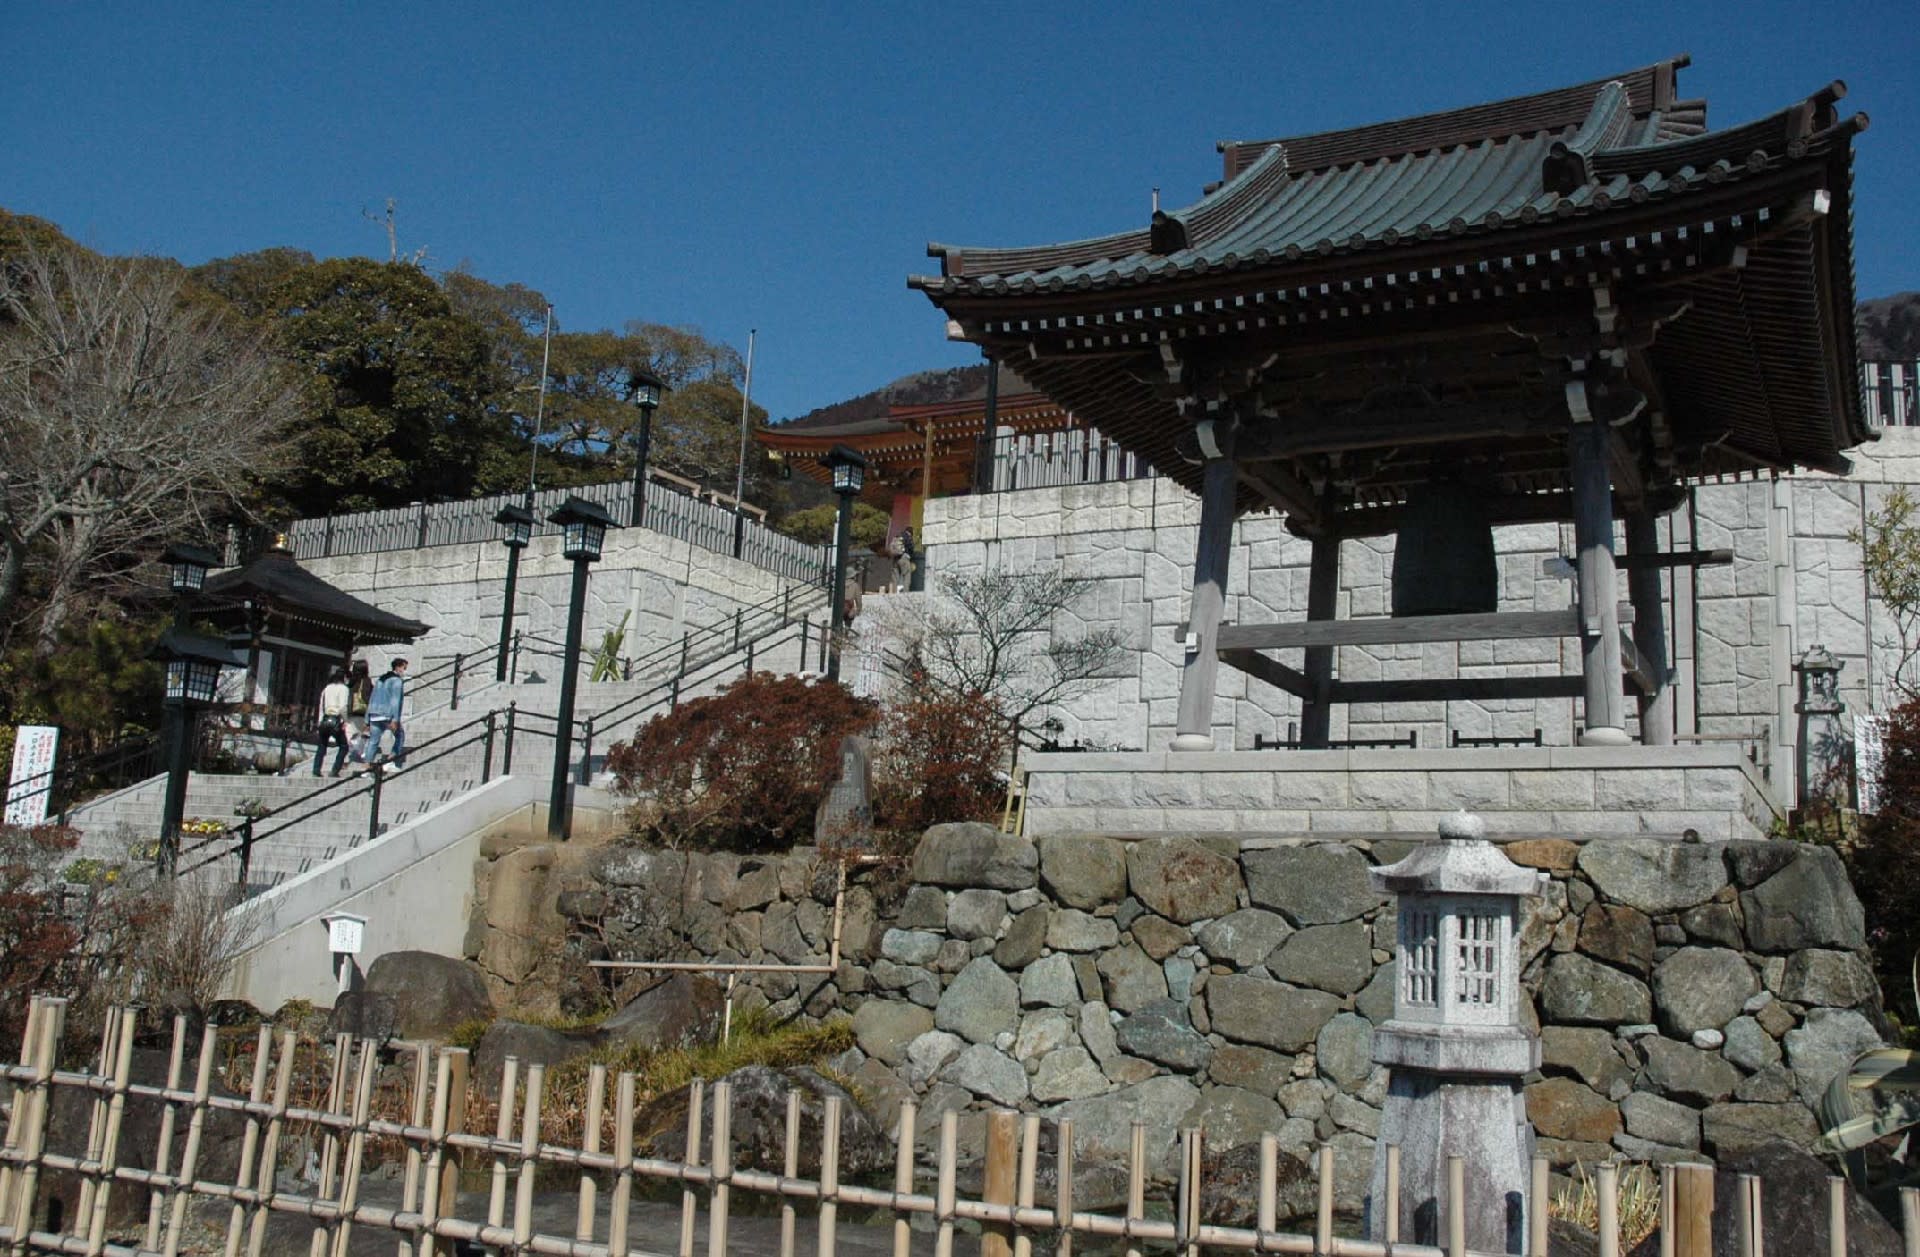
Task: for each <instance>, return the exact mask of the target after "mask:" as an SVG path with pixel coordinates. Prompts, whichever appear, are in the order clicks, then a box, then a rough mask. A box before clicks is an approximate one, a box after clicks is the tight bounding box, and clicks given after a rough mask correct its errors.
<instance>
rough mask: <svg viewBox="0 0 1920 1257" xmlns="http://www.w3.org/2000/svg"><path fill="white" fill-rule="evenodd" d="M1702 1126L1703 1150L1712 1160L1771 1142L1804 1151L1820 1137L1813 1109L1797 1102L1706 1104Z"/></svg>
mask: <svg viewBox="0 0 1920 1257" xmlns="http://www.w3.org/2000/svg"><path fill="white" fill-rule="evenodd" d="M1702 1124H1703V1126H1704V1128H1705V1130H1706V1143H1707V1148H1708V1150H1710V1151H1711V1152H1712V1153H1713V1154H1714V1156H1716V1157H1725V1156H1726V1155H1728V1154H1729V1153H1733V1152H1738V1151H1740V1150H1741V1149H1742V1148H1751V1147H1753V1146H1754V1145H1756V1144H1763V1143H1767V1142H1769V1141H1770V1140H1775V1139H1783V1140H1785V1141H1786V1142H1788V1143H1790V1144H1793V1145H1795V1146H1797V1147H1801V1148H1807V1147H1811V1146H1812V1145H1813V1143H1814V1141H1815V1140H1817V1139H1819V1138H1820V1123H1819V1122H1817V1121H1815V1120H1814V1117H1813V1110H1811V1109H1809V1108H1808V1107H1807V1106H1806V1105H1804V1104H1801V1103H1799V1102H1798V1101H1788V1102H1787V1103H1785V1104H1741V1103H1728V1104H1714V1105H1709V1106H1708V1107H1707V1111H1706V1113H1705V1114H1704V1115H1703V1117H1702Z"/></svg>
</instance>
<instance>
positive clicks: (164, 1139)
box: [147, 1016, 187, 1249]
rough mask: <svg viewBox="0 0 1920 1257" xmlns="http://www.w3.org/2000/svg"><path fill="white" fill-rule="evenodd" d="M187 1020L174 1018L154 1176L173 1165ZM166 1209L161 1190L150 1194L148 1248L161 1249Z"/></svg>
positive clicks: (185, 1048)
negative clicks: (176, 1094)
mask: <svg viewBox="0 0 1920 1257" xmlns="http://www.w3.org/2000/svg"><path fill="white" fill-rule="evenodd" d="M186 1053H187V1019H186V1017H185V1016H176V1017H175V1018H174V1019H173V1046H172V1047H171V1048H170V1049H169V1050H168V1056H167V1095H166V1099H164V1100H162V1101H161V1107H160V1139H159V1142H158V1143H157V1144H156V1145H155V1148H154V1154H153V1168H154V1172H155V1173H157V1174H162V1175H164V1174H166V1173H167V1170H168V1167H170V1166H171V1165H172V1164H173V1129H174V1127H175V1126H176V1125H178V1124H179V1118H178V1115H177V1110H176V1107H175V1104H174V1099H173V1096H174V1093H175V1092H177V1091H179V1090H180V1074H181V1071H182V1070H183V1069H185V1067H186ZM165 1206H166V1193H165V1191H164V1190H162V1191H155V1192H150V1193H149V1194H148V1196H147V1247H148V1249H157V1248H159V1247H160V1222H161V1219H162V1216H163V1213H164V1210H165Z"/></svg>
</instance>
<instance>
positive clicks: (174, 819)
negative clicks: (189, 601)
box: [153, 627, 244, 877]
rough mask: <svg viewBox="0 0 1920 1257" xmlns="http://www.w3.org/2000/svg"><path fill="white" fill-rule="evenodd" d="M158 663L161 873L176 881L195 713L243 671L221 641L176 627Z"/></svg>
mask: <svg viewBox="0 0 1920 1257" xmlns="http://www.w3.org/2000/svg"><path fill="white" fill-rule="evenodd" d="M153 657H154V658H158V659H160V660H161V661H162V662H163V663H164V664H165V665H166V688H165V690H164V691H163V693H164V695H165V699H166V708H167V723H168V725H169V726H170V727H171V729H172V736H171V737H170V738H169V739H168V744H167V794H166V801H165V803H164V804H163V805H162V808H161V812H160V850H159V853H158V857H159V863H160V872H161V873H162V874H163V875H165V876H169V877H171V876H172V875H173V873H174V871H175V870H176V869H177V868H178V867H179V864H180V822H181V819H182V818H183V817H184V816H185V814H186V807H187V778H188V775H189V773H190V772H191V770H192V767H193V737H192V731H193V719H192V712H193V711H194V710H196V709H198V708H201V707H205V706H206V705H207V704H209V703H211V702H212V701H213V699H214V695H215V694H216V693H218V692H219V689H220V670H221V669H222V668H233V667H239V666H240V665H241V664H242V663H243V662H244V661H243V660H242V659H241V657H240V655H239V654H238V653H236V652H235V651H234V650H232V649H231V648H230V647H228V645H227V644H226V643H225V642H224V641H222V640H221V639H219V638H217V637H207V636H205V635H204V634H200V633H190V632H188V631H187V630H186V629H183V628H179V627H174V628H170V629H168V630H167V631H166V632H164V633H162V634H161V635H160V641H159V642H158V643H157V644H156V645H155V647H154V650H153Z"/></svg>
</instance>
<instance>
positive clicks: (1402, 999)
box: [1368, 812, 1547, 1253]
mask: <svg viewBox="0 0 1920 1257" xmlns="http://www.w3.org/2000/svg"><path fill="white" fill-rule="evenodd" d="M1370 876H1371V878H1372V881H1373V886H1374V889H1376V890H1383V891H1388V892H1391V893H1392V894H1394V895H1396V896H1398V899H1399V904H1398V912H1399V937H1398V942H1397V946H1396V948H1395V951H1396V955H1397V959H1398V961H1399V971H1398V977H1397V982H1396V985H1395V990H1394V1001H1393V1018H1392V1020H1390V1021H1388V1022H1386V1023H1385V1024H1383V1025H1381V1026H1378V1027H1376V1028H1375V1030H1374V1032H1373V1059H1374V1061H1375V1063H1377V1064H1381V1065H1385V1066H1387V1067H1388V1068H1389V1069H1390V1070H1391V1071H1392V1081H1391V1085H1390V1086H1389V1088H1388V1092H1387V1100H1386V1104H1385V1106H1384V1108H1383V1110H1382V1112H1381V1117H1380V1136H1379V1139H1378V1141H1377V1143H1376V1151H1375V1156H1374V1167H1373V1188H1372V1191H1371V1193H1370V1194H1369V1198H1368V1218H1369V1220H1368V1225H1369V1228H1370V1232H1371V1234H1372V1237H1373V1238H1374V1239H1376V1240H1383V1239H1386V1238H1387V1236H1386V1214H1387V1210H1386V1209H1385V1207H1384V1199H1385V1193H1386V1189H1387V1158H1386V1149H1387V1148H1388V1147H1389V1146H1398V1147H1399V1149H1400V1191H1399V1197H1400V1200H1399V1213H1398V1216H1399V1218H1400V1227H1401V1235H1400V1236H1399V1238H1401V1239H1409V1240H1413V1241H1414V1242H1416V1243H1423V1244H1440V1243H1443V1242H1444V1241H1445V1236H1446V1234H1447V1219H1446V1218H1445V1217H1444V1216H1443V1215H1444V1214H1445V1212H1446V1207H1447V1204H1446V1202H1447V1159H1448V1158H1449V1157H1455V1156H1457V1157H1460V1158H1461V1159H1462V1161H1463V1162H1464V1169H1465V1175H1466V1197H1465V1199H1466V1239H1467V1245H1468V1247H1470V1248H1474V1249H1478V1250H1481V1251H1486V1252H1499V1253H1518V1252H1522V1251H1524V1247H1523V1246H1524V1244H1525V1241H1526V1234H1527V1229H1526V1228H1527V1185H1528V1179H1529V1174H1530V1169H1531V1163H1532V1160H1533V1127H1532V1126H1531V1125H1530V1124H1529V1123H1528V1121H1527V1106H1526V1097H1525V1095H1524V1093H1523V1092H1522V1090H1521V1084H1522V1081H1523V1079H1524V1078H1525V1076H1526V1075H1527V1074H1528V1073H1529V1072H1531V1071H1533V1070H1535V1069H1538V1068H1539V1067H1540V1043H1539V1040H1538V1039H1536V1038H1534V1037H1533V1036H1532V1035H1531V1034H1529V1033H1528V1032H1527V1031H1526V1030H1525V1029H1523V1028H1522V1027H1521V1025H1520V1020H1519V1008H1520V974H1519V963H1518V953H1517V951H1516V949H1515V946H1514V939H1515V936H1516V935H1517V934H1518V932H1519V926H1520V901H1521V899H1522V898H1524V897H1526V896H1529V895H1539V894H1542V893H1543V892H1544V891H1545V888H1546V881H1547V878H1546V875H1545V874H1543V873H1537V872H1534V871H1533V870H1531V869H1524V868H1521V867H1520V866H1519V865H1517V864H1515V863H1513V861H1511V860H1509V859H1507V857H1506V856H1505V855H1504V854H1502V852H1501V851H1500V849H1499V848H1498V847H1495V846H1494V845H1493V844H1492V843H1490V842H1488V841H1487V840H1486V824H1485V822H1483V821H1482V820H1481V819H1480V818H1479V817H1477V816H1469V815H1468V814H1466V813H1465V812H1461V813H1459V814H1457V815H1454V816H1451V817H1448V818H1447V819H1446V820H1444V821H1442V822H1441V823H1440V841H1438V842H1432V843H1428V844H1427V845H1425V846H1423V847H1421V848H1419V849H1418V850H1416V851H1414V852H1413V853H1412V854H1411V855H1409V856H1407V858H1406V859H1404V860H1401V861H1400V862H1399V863H1398V864H1389V865H1384V866H1382V867H1380V868H1376V869H1374V870H1372V872H1371V874H1370Z"/></svg>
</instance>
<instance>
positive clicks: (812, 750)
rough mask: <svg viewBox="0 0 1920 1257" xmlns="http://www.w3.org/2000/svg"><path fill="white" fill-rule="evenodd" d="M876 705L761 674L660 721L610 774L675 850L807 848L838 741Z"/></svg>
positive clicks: (620, 752)
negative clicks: (645, 806)
mask: <svg viewBox="0 0 1920 1257" xmlns="http://www.w3.org/2000/svg"><path fill="white" fill-rule="evenodd" d="M878 719H879V712H878V709H876V708H875V706H874V705H873V704H872V703H870V702H868V701H867V700H866V699H863V698H856V697H854V695H853V693H852V692H851V691H850V690H848V689H847V688H846V687H845V686H842V685H838V684H835V683H832V682H826V681H807V680H802V679H801V678H799V677H794V676H775V675H772V674H770V673H764V672H763V673H755V674H753V675H751V676H745V677H742V678H740V679H739V680H738V681H735V682H734V683H733V684H731V685H729V686H728V687H727V688H726V689H725V690H723V691H721V692H720V693H719V694H716V695H714V696H713V697H711V698H697V699H694V700H693V701H692V702H688V703H682V704H681V705H680V708H679V709H678V710H677V711H672V712H668V713H664V714H662V715H659V716H656V717H654V718H653V719H652V720H650V721H648V722H647V724H646V725H645V726H644V727H642V728H641V730H640V732H639V733H638V734H637V735H636V736H635V737H634V739H633V741H632V743H630V744H629V743H619V744H616V745H615V746H614V747H613V749H612V750H611V751H610V752H609V753H608V756H607V768H608V770H609V771H611V772H612V773H613V774H614V777H615V779H616V780H617V782H618V783H619V788H620V789H621V790H622V791H623V792H625V793H628V794H632V795H635V796H637V797H639V798H640V799H641V800H642V801H643V802H644V803H646V804H648V805H649V811H650V812H651V817H650V819H649V820H648V821H647V822H646V827H647V828H648V829H650V830H651V831H652V832H651V836H652V837H655V838H657V839H659V840H660V841H662V842H666V843H668V844H671V845H676V846H680V845H686V846H703V847H725V848H730V849H733V850H738V851H765V850H773V849H779V848H784V847H788V846H792V845H795V844H797V843H802V842H805V841H807V840H808V839H809V837H810V836H811V834H812V830H813V814H814V812H815V810H816V809H817V808H818V807H819V806H820V799H821V797H822V796H823V795H824V794H825V792H826V788H827V786H828V784H829V783H830V782H831V781H832V780H833V778H834V775H835V773H836V771H837V769H838V764H839V754H840V740H841V739H842V738H844V737H846V736H847V735H848V734H851V733H866V732H868V731H869V730H871V729H872V728H873V726H874V724H875V723H876V722H877V721H878Z"/></svg>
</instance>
